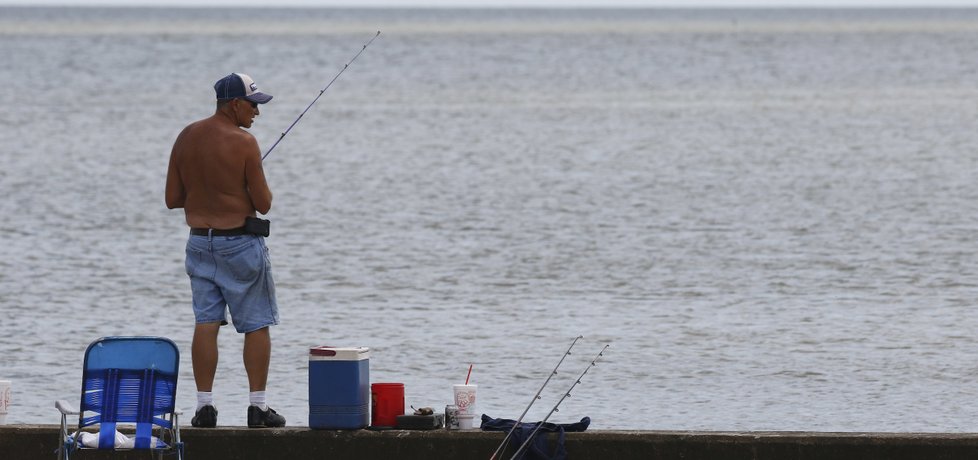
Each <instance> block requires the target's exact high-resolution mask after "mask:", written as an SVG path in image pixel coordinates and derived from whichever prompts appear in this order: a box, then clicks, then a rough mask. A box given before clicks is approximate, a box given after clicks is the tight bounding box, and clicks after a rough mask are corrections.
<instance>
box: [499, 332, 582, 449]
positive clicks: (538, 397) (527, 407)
mask: <svg viewBox="0 0 978 460" xmlns="http://www.w3.org/2000/svg"><path fill="white" fill-rule="evenodd" d="M583 338H584V336H583V335H579V336H577V338H576V339H574V341H573V342H571V344H570V347H568V348H567V351H565V352H564V355H563V356H561V357H560V361H558V362H557V366H555V367H554V370H553V371H551V372H550V375H549V376H548V377H547V380H546V381H545V382H543V385H542V386H541V387H540V389H539V390H537V394H535V395H533V399H531V400H530V404H529V405H528V406H526V409H524V410H523V413H522V414H520V418H518V419H516V423H514V424H513V427H512V428H510V429H509V432H508V433H506V437H505V438H503V442H502V443H501V444H499V447H497V448H496V451H495V452H493V454H492V457H489V460H496V456H497V455H499V453H500V452H501V451H502V450H503V449H504V448H505V447H506V441H509V437H510V436H512V435H513V431H515V430H516V427H518V426H520V422H522V421H523V417H526V413H527V412H529V411H530V407H532V406H533V403H535V402H536V401H537V400H538V399H540V393H541V392H542V391H543V389H544V388H545V387H546V386H547V384H548V383H550V379H552V378H553V376H555V375H557V368H559V367H560V364H561V363H563V362H564V358H566V357H567V356H569V355H570V354H571V348H574V344H576V343H577V341H578V340H581V339H583Z"/></svg>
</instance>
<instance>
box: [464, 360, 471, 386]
mask: <svg viewBox="0 0 978 460" xmlns="http://www.w3.org/2000/svg"><path fill="white" fill-rule="evenodd" d="M471 376H472V365H471V364H469V373H468V374H467V375H466V376H465V384H466V385H468V384H469V377H471Z"/></svg>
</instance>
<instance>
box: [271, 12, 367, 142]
mask: <svg viewBox="0 0 978 460" xmlns="http://www.w3.org/2000/svg"><path fill="white" fill-rule="evenodd" d="M379 36H380V31H379V30H378V31H377V33H376V34H374V36H373V37H371V38H370V40H369V41H367V43H366V44H364V45H363V48H361V49H360V51H359V52H357V54H356V56H353V59H350V62H347V63H346V65H344V66H343V68H342V69H340V71H339V72H338V73H337V74H336V76H334V77H333V79H332V80H330V81H329V83H328V84H327V85H326V87H325V88H323V89H321V90H320V91H319V95H318V96H316V98H315V99H313V100H312V102H310V103H309V106H307V107H306V110H303V111H302V113H300V114H299V116H298V117H297V118H296V119H295V121H293V122H292V124H291V125H289V127H288V129H286V130H285V131H284V132H282V135H281V136H279V138H278V140H276V141H275V143H274V144H272V146H271V148H269V149H268V151H267V152H265V154H264V155H262V157H261V159H262V161H265V157H267V156H268V155H269V154H270V153H272V150H275V146H276V145H278V143H279V142H282V139H284V138H285V135H286V134H288V133H289V131H292V127H293V126H295V124H296V123H298V122H299V120H300V119H301V118H302V116H303V115H305V114H306V112H308V111H309V109H311V108H312V105H313V104H315V103H316V101H318V100H319V98H320V97H322V95H323V93H325V92H326V90H327V89H329V87H330V85H332V84H333V82H334V81H336V79H337V78H339V77H340V75H341V74H342V73H343V71H345V70H346V68H347V67H350V64H353V61H356V60H357V58H358V57H360V54H362V53H363V52H364V51H365V50H366V49H367V47H368V46H370V44H371V43H373V41H374V40H375V39H376V38H377V37H379Z"/></svg>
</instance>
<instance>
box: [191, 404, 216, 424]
mask: <svg viewBox="0 0 978 460" xmlns="http://www.w3.org/2000/svg"><path fill="white" fill-rule="evenodd" d="M190 425H192V426H195V427H197V428H214V427H215V426H217V409H215V408H214V406H211V405H206V406H204V407H201V408H200V410H198V411H197V414H195V415H194V418H192V419H190Z"/></svg>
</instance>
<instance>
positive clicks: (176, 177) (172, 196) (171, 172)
mask: <svg viewBox="0 0 978 460" xmlns="http://www.w3.org/2000/svg"><path fill="white" fill-rule="evenodd" d="M182 137H183V133H180V135H179V136H177V141H176V143H174V144H173V151H171V152H170V166H169V169H167V171H166V207H167V208H169V209H174V208H182V207H183V205H184V203H185V202H186V201H187V190H186V189H185V188H184V187H183V180H181V179H180V168H179V166H178V162H177V157H178V156H179V148H178V146H179V145H180V139H181V138H182Z"/></svg>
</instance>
